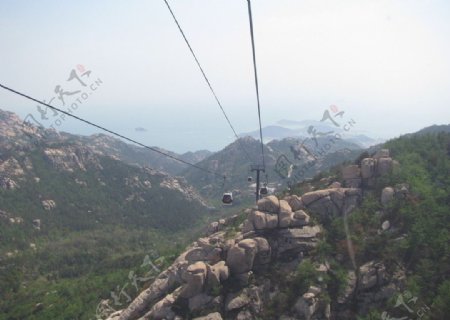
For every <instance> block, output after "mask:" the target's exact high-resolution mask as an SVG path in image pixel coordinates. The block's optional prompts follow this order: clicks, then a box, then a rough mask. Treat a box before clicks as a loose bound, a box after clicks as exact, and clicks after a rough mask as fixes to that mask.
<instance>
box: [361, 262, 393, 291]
mask: <svg viewBox="0 0 450 320" xmlns="http://www.w3.org/2000/svg"><path fill="white" fill-rule="evenodd" d="M359 274H360V281H359V282H358V289H359V290H369V289H372V288H373V287H375V286H380V285H382V284H383V283H384V282H385V281H386V267H385V266H384V264H383V263H381V262H375V261H370V262H368V263H366V264H364V265H362V266H361V267H360V268H359Z"/></svg>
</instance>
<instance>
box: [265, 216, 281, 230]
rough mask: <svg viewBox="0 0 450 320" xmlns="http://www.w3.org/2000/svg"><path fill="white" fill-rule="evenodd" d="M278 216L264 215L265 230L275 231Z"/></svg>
mask: <svg viewBox="0 0 450 320" xmlns="http://www.w3.org/2000/svg"><path fill="white" fill-rule="evenodd" d="M278 219H279V217H278V214H272V213H266V228H267V229H275V228H277V227H278Z"/></svg>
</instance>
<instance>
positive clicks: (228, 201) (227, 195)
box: [222, 192, 233, 206]
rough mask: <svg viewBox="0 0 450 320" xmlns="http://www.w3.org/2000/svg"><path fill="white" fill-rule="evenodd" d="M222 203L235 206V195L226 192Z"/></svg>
mask: <svg viewBox="0 0 450 320" xmlns="http://www.w3.org/2000/svg"><path fill="white" fill-rule="evenodd" d="M222 203H223V204H224V205H227V206H231V205H232V204H233V193H231V192H226V193H224V194H223V197H222Z"/></svg>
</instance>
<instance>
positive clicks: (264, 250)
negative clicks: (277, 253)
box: [253, 237, 271, 265]
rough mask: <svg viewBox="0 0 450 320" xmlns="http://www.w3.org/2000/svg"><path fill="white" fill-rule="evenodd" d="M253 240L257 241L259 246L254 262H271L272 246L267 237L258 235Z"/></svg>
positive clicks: (259, 263)
mask: <svg viewBox="0 0 450 320" xmlns="http://www.w3.org/2000/svg"><path fill="white" fill-rule="evenodd" d="M253 240H255V241H256V244H257V248H258V251H257V254H256V256H255V261H254V264H255V265H256V264H258V265H262V264H267V263H269V262H270V257H271V248H270V245H269V242H268V241H267V239H265V238H262V237H256V238H254V239H253Z"/></svg>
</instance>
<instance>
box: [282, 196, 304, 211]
mask: <svg viewBox="0 0 450 320" xmlns="http://www.w3.org/2000/svg"><path fill="white" fill-rule="evenodd" d="M284 200H286V201H287V203H288V204H289V206H290V207H291V209H292V211H297V210H302V209H305V205H304V204H303V201H302V198H301V197H299V196H296V195H292V196H287V197H286V198H285V199H284Z"/></svg>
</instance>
